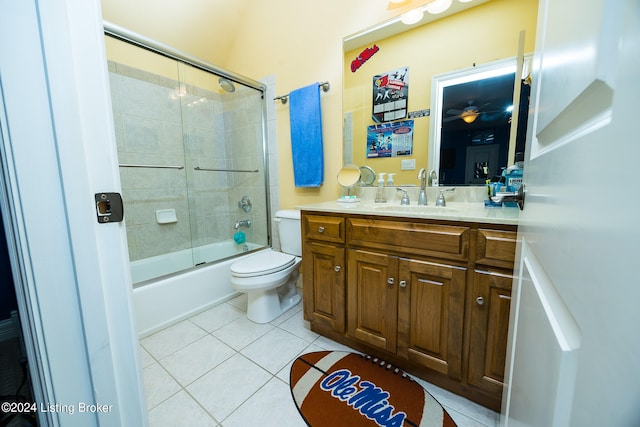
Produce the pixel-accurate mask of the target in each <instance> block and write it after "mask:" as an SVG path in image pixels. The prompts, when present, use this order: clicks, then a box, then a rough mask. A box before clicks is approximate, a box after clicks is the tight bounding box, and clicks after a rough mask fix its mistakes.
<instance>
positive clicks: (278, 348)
mask: <svg viewBox="0 0 640 427" xmlns="http://www.w3.org/2000/svg"><path fill="white" fill-rule="evenodd" d="M308 345H309V342H308V341H305V340H303V339H302V338H298V337H296V336H295V335H293V334H291V333H290V332H287V331H283V330H282V329H279V328H275V329H273V330H272V331H269V332H268V333H266V334H264V335H263V336H261V337H260V338H258V339H257V340H256V341H254V342H252V343H251V344H249V345H248V346H246V347H245V348H244V349H243V350H241V353H242V354H243V355H245V356H246V357H248V358H249V359H251V360H252V361H253V362H255V363H257V364H258V365H260V366H262V367H263V368H264V369H266V370H267V371H269V372H271V373H272V374H276V373H278V371H279V370H280V369H282V367H283V366H285V365H286V364H287V363H289V362H291V361H292V360H293V359H294V358H295V357H296V356H297V355H298V354H300V352H301V351H302V350H303V349H304V348H305V347H307V346H308Z"/></svg>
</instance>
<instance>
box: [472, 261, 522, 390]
mask: <svg viewBox="0 0 640 427" xmlns="http://www.w3.org/2000/svg"><path fill="white" fill-rule="evenodd" d="M473 277H474V283H473V292H472V294H471V295H472V298H473V299H472V300H471V301H470V302H469V305H470V309H469V310H470V316H471V322H470V324H471V332H470V336H469V371H468V379H467V380H468V383H469V384H471V385H473V386H475V387H478V388H480V389H482V390H484V391H486V392H488V393H489V394H491V395H494V396H496V397H497V398H498V399H500V397H501V396H502V386H503V381H504V367H505V358H506V351H507V333H508V330H509V309H510V306H511V283H512V280H513V277H512V275H511V273H510V272H504V273H502V272H497V271H481V270H476V271H475V272H474V274H473Z"/></svg>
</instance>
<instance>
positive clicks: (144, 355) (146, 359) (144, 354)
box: [138, 345, 155, 368]
mask: <svg viewBox="0 0 640 427" xmlns="http://www.w3.org/2000/svg"><path fill="white" fill-rule="evenodd" d="M138 351H139V354H140V365H141V366H142V367H143V368H146V367H147V366H149V365H152V364H153V363H155V359H154V358H153V357H151V355H150V354H149V352H148V351H147V350H145V349H144V347H142V346H141V345H138Z"/></svg>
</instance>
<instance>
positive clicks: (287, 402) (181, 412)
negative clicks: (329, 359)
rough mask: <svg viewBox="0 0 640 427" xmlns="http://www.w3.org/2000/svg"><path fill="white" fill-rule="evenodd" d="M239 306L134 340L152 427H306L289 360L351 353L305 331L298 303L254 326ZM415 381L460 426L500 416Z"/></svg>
mask: <svg viewBox="0 0 640 427" xmlns="http://www.w3.org/2000/svg"><path fill="white" fill-rule="evenodd" d="M246 304H247V297H246V294H242V295H241V296H239V297H237V298H234V299H232V300H230V301H228V302H226V303H224V304H220V305H218V306H216V307H214V308H212V309H209V310H207V311H204V312H202V313H199V314H197V315H195V316H193V317H191V318H190V319H189V320H186V321H182V322H180V323H178V324H176V325H173V326H171V327H169V328H166V329H164V330H162V331H160V332H157V333H155V334H153V335H151V336H149V337H146V338H144V339H142V340H141V348H140V361H141V364H142V367H143V378H144V384H145V400H146V402H147V407H148V408H149V420H150V426H151V427H156V426H175V427H181V426H192V425H197V426H220V427H235V426H243V427H244V426H254V425H255V426H260V427H270V426H278V427H281V426H285V427H287V426H292V427H297V426H300V427H303V426H305V423H304V422H303V421H302V417H301V416H300V415H299V413H298V411H297V409H296V408H295V404H294V403H293V399H292V398H291V392H290V390H289V386H288V382H289V371H290V368H291V364H292V363H293V360H294V359H295V358H296V357H297V356H299V355H300V354H303V353H309V352H313V351H323V350H338V351H354V350H353V349H351V348H349V347H347V346H344V345H342V344H340V343H337V342H335V341H333V340H331V339H328V338H326V337H323V336H320V335H318V334H316V333H315V332H312V331H311V330H310V329H309V323H308V322H306V321H305V320H304V318H303V312H302V305H298V306H296V307H294V308H292V309H291V310H290V311H289V312H287V313H285V314H283V315H282V316H280V317H279V318H277V319H275V320H274V321H273V322H271V323H267V324H257V323H254V322H251V321H250V320H248V319H247V317H246ZM239 352H240V353H239ZM156 360H157V361H159V363H158V362H156ZM176 380H177V381H176ZM418 381H419V382H420V384H421V385H422V386H423V387H425V388H426V389H427V391H429V393H431V394H432V395H433V396H434V397H435V398H436V399H437V400H438V401H439V402H440V403H441V404H442V405H443V406H444V407H445V408H446V409H447V411H448V412H449V413H450V414H451V417H452V418H453V419H454V420H455V421H456V423H457V424H458V426H459V427H495V426H497V425H498V423H499V414H497V413H495V412H493V411H491V410H489V409H487V408H484V407H482V406H480V405H477V404H475V403H473V402H471V401H469V400H467V399H465V398H462V397H460V396H457V395H455V394H453V393H450V392H449V391H447V390H444V389H441V388H439V387H436V386H434V385H432V384H429V383H427V382H425V381H423V380H420V379H418ZM181 384H182V385H181ZM216 423H219V424H216Z"/></svg>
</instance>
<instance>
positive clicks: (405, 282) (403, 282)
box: [399, 280, 407, 288]
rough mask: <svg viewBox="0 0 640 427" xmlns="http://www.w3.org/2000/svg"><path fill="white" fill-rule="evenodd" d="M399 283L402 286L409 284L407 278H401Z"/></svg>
mask: <svg viewBox="0 0 640 427" xmlns="http://www.w3.org/2000/svg"><path fill="white" fill-rule="evenodd" d="M399 285H400V287H401V288H404V287H405V286H407V281H406V280H400V283H399Z"/></svg>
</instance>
